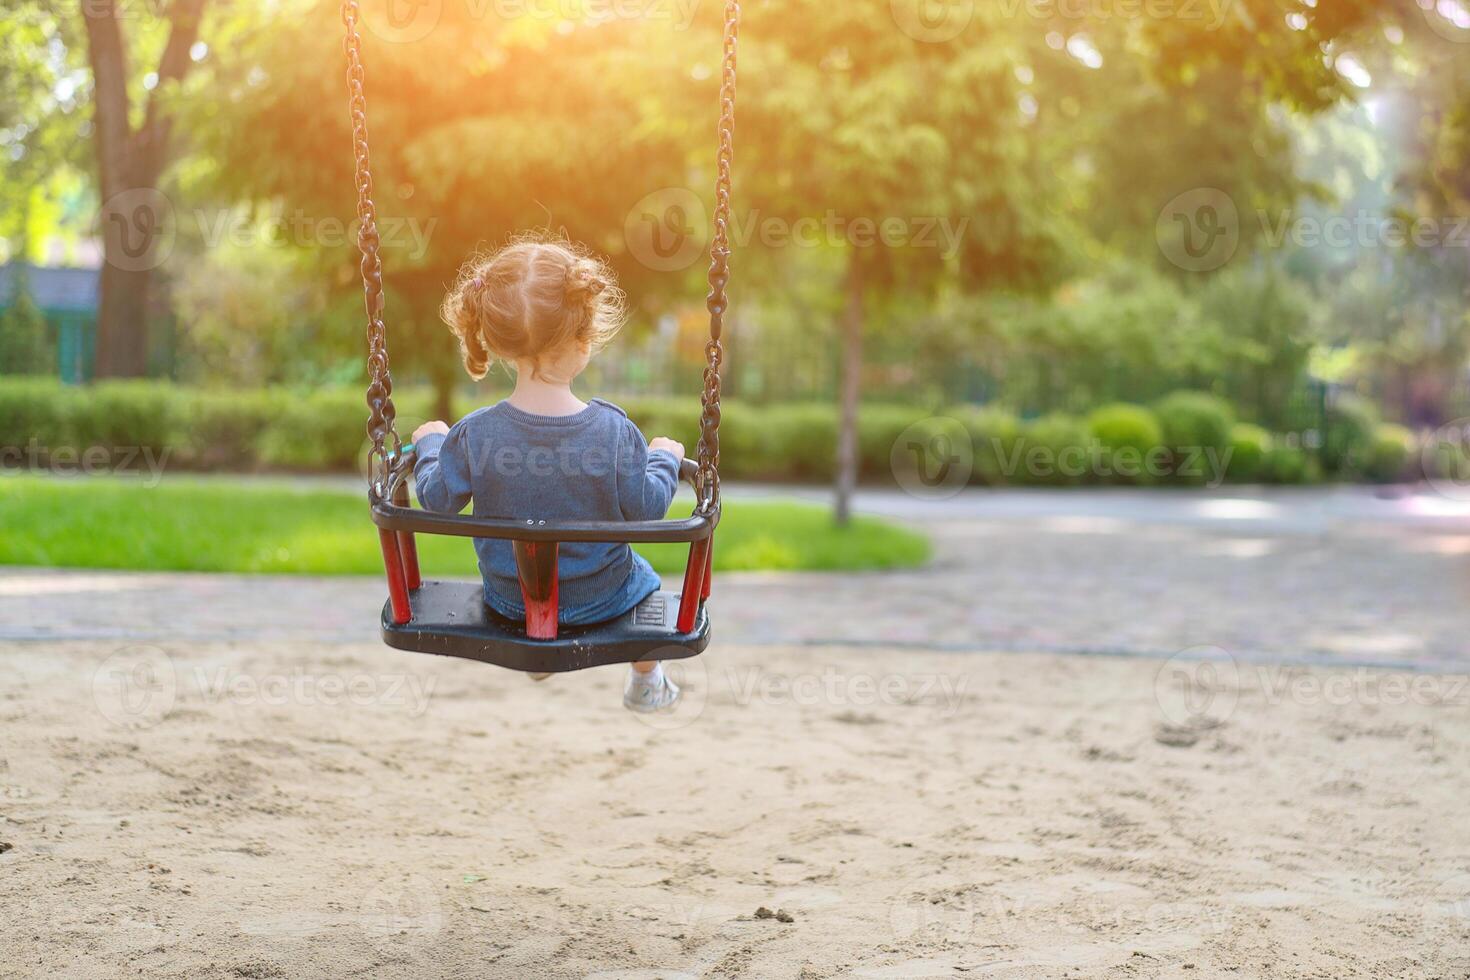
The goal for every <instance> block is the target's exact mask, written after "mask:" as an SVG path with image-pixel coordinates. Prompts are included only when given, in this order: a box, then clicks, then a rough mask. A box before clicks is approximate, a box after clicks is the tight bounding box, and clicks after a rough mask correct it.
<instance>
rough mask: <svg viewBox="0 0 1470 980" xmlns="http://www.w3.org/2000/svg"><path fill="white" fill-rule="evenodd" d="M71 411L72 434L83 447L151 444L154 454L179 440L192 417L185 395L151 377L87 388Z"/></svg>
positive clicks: (124, 447)
mask: <svg viewBox="0 0 1470 980" xmlns="http://www.w3.org/2000/svg"><path fill="white" fill-rule="evenodd" d="M84 391H85V396H84V397H82V398H80V399H78V400H77V401H76V402H75V403H74V404H73V405H72V406H71V411H70V413H69V414H70V419H69V422H70V429H71V432H70V435H71V440H72V442H73V444H74V445H76V446H77V448H79V449H85V448H87V447H90V446H104V447H107V448H108V449H109V450H113V451H117V450H147V451H148V452H151V453H153V454H154V455H155V456H157V455H159V454H162V453H163V452H164V451H165V450H166V449H170V450H171V448H172V447H173V446H174V445H175V443H176V441H177V438H176V437H177V433H178V430H179V427H180V426H181V425H183V424H184V423H185V422H186V421H187V418H188V413H187V412H186V411H184V410H183V405H182V402H183V401H184V399H185V397H186V395H185V394H184V392H183V391H181V390H179V389H176V388H173V387H172V386H170V385H163V384H158V383H156V382H151V381H103V382H99V383H97V384H94V385H92V386H91V387H90V388H87V389H84Z"/></svg>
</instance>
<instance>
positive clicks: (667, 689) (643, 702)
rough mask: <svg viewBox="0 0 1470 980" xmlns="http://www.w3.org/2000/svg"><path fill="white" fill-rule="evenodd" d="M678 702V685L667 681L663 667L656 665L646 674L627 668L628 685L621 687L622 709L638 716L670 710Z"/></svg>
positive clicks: (667, 677) (667, 676)
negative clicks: (633, 712)
mask: <svg viewBox="0 0 1470 980" xmlns="http://www.w3.org/2000/svg"><path fill="white" fill-rule="evenodd" d="M678 700H679V685H677V684H675V683H674V682H673V681H671V680H669V675H668V674H665V673H664V665H663V664H656V665H654V668H653V669H652V670H650V671H649V672H648V673H646V674H640V673H639V672H638V671H636V670H634V669H633V668H631V667H629V668H628V683H627V684H626V685H625V686H624V687H623V707H625V708H627V709H628V710H629V711H636V712H638V713H639V714H648V713H650V712H653V711H662V710H664V709H666V708H672V707H673V706H674V704H675V703H676V702H677V701H678Z"/></svg>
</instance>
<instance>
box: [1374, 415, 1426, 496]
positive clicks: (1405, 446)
mask: <svg viewBox="0 0 1470 980" xmlns="http://www.w3.org/2000/svg"><path fill="white" fill-rule="evenodd" d="M1415 447H1416V443H1415V441H1414V434H1413V433H1412V432H1410V431H1409V430H1408V429H1406V428H1404V427H1403V426H1401V425H1388V424H1384V425H1380V426H1378V427H1377V429H1375V430H1374V432H1373V444H1372V445H1371V446H1370V447H1369V449H1368V454H1367V459H1366V460H1365V462H1364V466H1363V475H1364V476H1366V477H1367V478H1368V479H1370V480H1372V481H1373V482H1374V483H1394V482H1396V481H1398V480H1401V479H1403V478H1404V477H1405V475H1406V473H1407V470H1408V466H1409V458H1410V457H1411V456H1412V455H1413V453H1414V449H1415Z"/></svg>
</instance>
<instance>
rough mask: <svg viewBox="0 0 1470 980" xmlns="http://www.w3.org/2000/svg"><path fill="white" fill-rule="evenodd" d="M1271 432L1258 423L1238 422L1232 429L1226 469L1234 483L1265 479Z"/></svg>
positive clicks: (1271, 441)
mask: <svg viewBox="0 0 1470 980" xmlns="http://www.w3.org/2000/svg"><path fill="white" fill-rule="evenodd" d="M1272 445H1273V440H1272V439H1271V433H1269V432H1267V431H1266V430H1265V429H1263V428H1261V427H1260V426H1258V425H1249V424H1247V423H1244V422H1241V423H1237V424H1236V426H1235V427H1234V428H1232V429H1231V430H1230V464H1229V466H1228V467H1227V469H1226V471H1225V475H1226V477H1228V478H1229V479H1230V480H1231V482H1233V483H1251V482H1253V481H1255V480H1260V479H1263V478H1264V476H1265V473H1264V470H1265V465H1266V454H1267V453H1269V452H1270V451H1271V448H1272Z"/></svg>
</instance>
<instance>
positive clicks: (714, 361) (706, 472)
mask: <svg viewBox="0 0 1470 980" xmlns="http://www.w3.org/2000/svg"><path fill="white" fill-rule="evenodd" d="M739 36H740V3H739V0H726V2H725V51H724V54H725V60H724V72H723V74H722V75H721V78H720V123H719V138H720V142H719V152H718V155H717V158H716V159H717V163H716V166H717V170H716V174H715V216H714V236H713V239H712V240H711V242H710V250H709V257H710V264H709V285H710V291H709V300H708V302H707V304H706V305H707V306H708V308H709V342H708V343H707V344H705V347H704V353H705V358H706V364H705V368H704V390H703V394H702V396H701V398H700V402H701V405H702V411H701V413H700V417H699V475H698V476H697V477H696V478H695V487H696V491H697V494H698V498H699V509H700V510H701V511H703V512H705V513H709V512H710V511H712V510H714V509H715V508H716V507H718V506H719V503H720V363H721V362H722V361H723V360H724V357H725V348H724V347H723V346H722V345H721V344H720V336H721V334H722V333H723V332H724V327H725V312H726V310H728V309H729V306H730V303H729V299H728V298H727V297H726V295H725V287H726V286H727V285H729V282H730V194H731V187H730V183H731V180H730V173H731V168H732V166H733V165H734V161H735V53H736V45H737V43H738V40H739Z"/></svg>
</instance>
